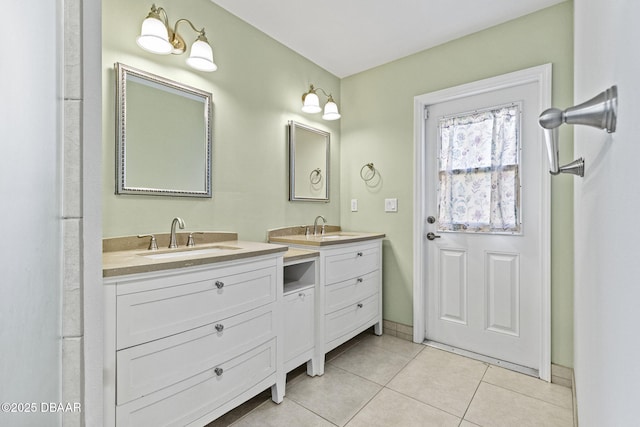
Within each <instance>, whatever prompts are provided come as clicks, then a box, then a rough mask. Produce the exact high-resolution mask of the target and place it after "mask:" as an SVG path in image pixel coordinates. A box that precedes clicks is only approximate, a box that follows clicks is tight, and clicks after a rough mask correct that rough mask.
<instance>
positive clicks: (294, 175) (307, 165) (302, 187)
mask: <svg viewBox="0 0 640 427" xmlns="http://www.w3.org/2000/svg"><path fill="white" fill-rule="evenodd" d="M288 134H289V200H291V201H318V202H328V201H329V143H330V139H331V135H330V133H329V132H325V131H323V130H320V129H316V128H313V127H311V126H307V125H303V124H301V123H297V122H294V121H293V120H291V121H289V123H288Z"/></svg>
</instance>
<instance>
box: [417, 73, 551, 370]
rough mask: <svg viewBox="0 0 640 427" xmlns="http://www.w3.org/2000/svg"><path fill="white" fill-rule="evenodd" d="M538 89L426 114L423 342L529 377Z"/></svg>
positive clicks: (535, 287) (538, 224) (528, 86)
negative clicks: (522, 369) (501, 363)
mask: <svg viewBox="0 0 640 427" xmlns="http://www.w3.org/2000/svg"><path fill="white" fill-rule="evenodd" d="M540 93H541V91H540V87H539V82H537V81H534V82H528V83H523V84H519V85H517V86H511V87H507V88H503V89H497V90H492V91H489V92H485V93H481V94H477V95H470V96H464V97H458V98H456V99H454V100H450V101H445V102H439V103H436V104H433V105H429V106H428V107H427V109H428V118H426V119H425V120H426V123H425V134H424V138H425V156H426V160H425V165H426V174H425V175H426V176H425V178H426V182H425V186H424V188H425V200H424V206H425V208H424V214H425V216H426V218H424V221H425V223H424V228H423V230H424V231H425V232H428V233H429V237H430V238H428V239H426V240H425V241H424V242H425V252H426V258H425V259H426V263H427V266H426V269H425V276H426V277H425V279H426V287H427V290H426V299H427V303H426V317H427V318H426V331H425V332H426V338H427V340H431V341H435V342H439V343H443V344H446V345H448V346H453V347H455V348H458V349H462V350H466V351H470V352H473V353H477V354H480V355H484V356H489V357H492V358H495V359H499V360H501V361H506V362H509V363H513V364H516V365H520V366H522V367H526V368H531V369H532V370H534V371H535V372H536V374H537V372H538V370H539V369H540V363H541V357H540V354H541V337H542V335H541V330H542V327H543V319H542V316H543V312H544V311H545V310H543V304H542V294H543V287H544V286H543V285H544V283H545V278H544V274H545V273H544V272H543V270H544V268H542V267H543V265H544V262H545V261H544V257H545V254H546V256H548V248H547V247H543V246H544V242H545V239H544V238H543V235H544V232H545V230H544V229H543V228H544V227H545V225H544V224H543V222H544V221H541V217H543V216H544V215H543V212H541V206H546V203H544V202H543V197H546V194H545V192H544V191H543V176H542V174H546V173H547V167H546V163H545V158H544V151H543V149H542V146H541V143H540V138H539V136H540V128H539V126H538V122H537V118H538V114H539V113H540V111H541V110H540V109H539V105H540V100H539V98H540Z"/></svg>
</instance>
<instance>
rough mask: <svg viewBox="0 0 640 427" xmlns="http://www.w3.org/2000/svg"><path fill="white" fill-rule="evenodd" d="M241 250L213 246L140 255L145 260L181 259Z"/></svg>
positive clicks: (231, 247)
mask: <svg viewBox="0 0 640 427" xmlns="http://www.w3.org/2000/svg"><path fill="white" fill-rule="evenodd" d="M237 249H240V248H238V247H235V246H211V247H208V248H202V249H184V250H181V251H180V250H179V251H169V252H160V253H158V252H156V253H150V254H146V253H145V254H139V255H140V256H143V257H145V258H150V259H170V258H180V257H190V256H198V255H209V254H215V253H217V252H224V251H230V250H237Z"/></svg>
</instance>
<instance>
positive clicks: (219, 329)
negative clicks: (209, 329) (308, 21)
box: [216, 323, 224, 332]
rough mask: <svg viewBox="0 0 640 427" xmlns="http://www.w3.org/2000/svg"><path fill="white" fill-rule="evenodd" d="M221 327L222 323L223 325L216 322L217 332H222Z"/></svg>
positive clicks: (222, 326)
mask: <svg viewBox="0 0 640 427" xmlns="http://www.w3.org/2000/svg"><path fill="white" fill-rule="evenodd" d="M223 329H224V325H223V324H221V323H218V324H217V325H216V331H218V332H222V330H223Z"/></svg>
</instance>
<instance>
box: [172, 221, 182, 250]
mask: <svg viewBox="0 0 640 427" xmlns="http://www.w3.org/2000/svg"><path fill="white" fill-rule="evenodd" d="M176 224H178V226H179V227H180V228H181V229H184V221H183V220H182V218H179V217H175V218H173V221H171V236H170V237H169V249H173V248H177V247H178V242H177V241H176Z"/></svg>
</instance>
